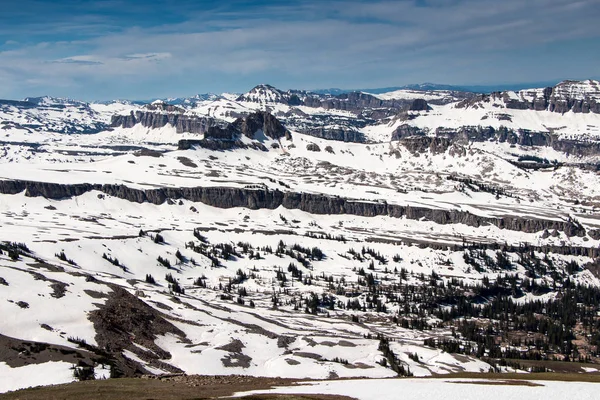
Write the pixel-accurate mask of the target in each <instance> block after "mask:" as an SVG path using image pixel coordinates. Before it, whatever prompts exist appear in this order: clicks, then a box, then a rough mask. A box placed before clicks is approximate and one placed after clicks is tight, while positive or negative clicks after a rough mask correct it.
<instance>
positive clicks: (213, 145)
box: [178, 111, 291, 151]
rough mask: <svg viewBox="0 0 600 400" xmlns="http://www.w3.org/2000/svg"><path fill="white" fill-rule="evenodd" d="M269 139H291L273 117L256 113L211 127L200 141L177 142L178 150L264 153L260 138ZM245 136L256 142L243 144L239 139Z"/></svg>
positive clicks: (287, 132) (264, 149)
mask: <svg viewBox="0 0 600 400" xmlns="http://www.w3.org/2000/svg"><path fill="white" fill-rule="evenodd" d="M261 134H262V135H264V136H266V137H267V138H270V139H280V138H282V137H291V136H290V135H291V134H290V132H289V131H288V130H287V129H286V128H285V126H283V124H282V123H281V122H279V120H278V119H277V118H275V117H274V116H273V115H271V114H269V113H267V112H263V111H257V112H255V113H252V114H249V115H247V116H246V117H243V118H242V117H240V118H238V119H237V120H235V121H234V122H232V123H231V124H227V125H226V126H224V127H220V126H211V127H209V128H208V129H207V130H206V132H205V133H204V139H202V140H189V139H184V140H180V141H179V146H178V147H179V150H187V149H190V148H192V146H200V147H204V148H206V149H210V150H230V149H233V148H253V149H257V150H263V151H266V150H267V148H266V147H265V146H264V145H263V144H262V143H261V142H262V140H263V139H264V138H263V137H262V136H261ZM242 135H243V136H245V137H247V138H249V139H254V140H257V141H256V142H254V143H251V144H244V143H243V142H242V141H241V140H240V138H241V136H242Z"/></svg>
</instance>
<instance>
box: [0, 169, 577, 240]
mask: <svg viewBox="0 0 600 400" xmlns="http://www.w3.org/2000/svg"><path fill="white" fill-rule="evenodd" d="M92 190H96V191H100V192H103V193H105V194H107V195H110V196H114V197H118V198H120V199H125V200H128V201H131V202H135V203H143V202H149V203H153V204H162V203H164V202H165V201H167V199H185V200H189V201H194V202H201V203H204V204H207V205H210V206H213V207H218V208H232V207H246V208H250V209H253V210H256V209H261V208H266V209H276V208H277V207H279V206H283V207H285V208H288V209H299V210H302V211H305V212H308V213H311V214H334V215H335V214H351V215H358V216H363V217H374V216H380V215H381V216H389V217H394V218H402V217H405V218H407V219H411V220H427V221H433V222H435V223H438V224H465V225H468V226H473V227H480V226H486V225H494V226H497V227H498V228H500V229H508V230H514V231H521V232H541V231H544V230H554V229H556V230H557V231H562V232H564V233H565V234H566V235H568V236H585V235H586V230H585V228H584V227H583V226H581V225H580V224H579V223H577V222H575V221H570V220H569V221H554V220H545V219H535V218H527V217H516V216H506V217H502V218H492V217H482V216H479V215H475V214H472V213H470V212H467V211H459V210H442V209H430V208H426V207H410V206H402V205H393V204H387V203H385V202H383V203H375V202H365V201H360V200H352V199H346V198H342V197H332V196H326V195H322V194H312V193H298V192H282V191H280V190H269V189H262V190H261V189H258V190H256V189H241V188H230V187H184V188H159V189H147V190H141V189H133V188H129V187H127V186H124V185H100V184H87V183H86V184H72V185H63V184H57V183H46V182H33V181H20V180H12V181H0V193H1V194H16V193H20V192H23V191H25V195H26V196H30V197H37V196H42V197H45V198H49V199H63V198H67V197H73V196H80V195H82V194H84V193H86V192H89V191H92Z"/></svg>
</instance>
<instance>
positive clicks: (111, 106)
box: [0, 80, 600, 392]
mask: <svg viewBox="0 0 600 400" xmlns="http://www.w3.org/2000/svg"><path fill="white" fill-rule="evenodd" d="M439 89H440V88H438V87H410V88H401V89H395V90H391V91H388V92H384V93H367V92H364V91H359V92H350V93H317V92H310V91H302V90H279V89H277V88H275V87H273V86H270V85H266V84H263V85H258V86H256V87H255V88H253V89H251V90H250V91H248V92H247V93H244V94H240V95H238V94H235V95H234V94H227V93H224V94H218V95H217V94H210V95H196V96H193V97H190V98H177V99H163V100H155V101H151V102H142V103H140V102H130V101H114V102H105V103H86V102H80V101H75V100H69V99H57V98H52V97H43V98H27V99H25V100H23V101H13V100H0V226H1V227H2V228H1V230H0V314H1V315H2V316H3V318H2V322H0V345H1V346H2V350H0V392H3V391H8V390H13V389H18V388H22V387H27V386H32V385H38V384H52V383H61V382H69V381H72V380H74V379H82V377H90V376H95V377H97V378H99V377H118V376H139V375H142V374H170V373H184V372H185V373H189V374H192V373H195V374H203V375H217V374H223V375H227V374H244V375H255V376H281V377H293V378H305V377H306V378H318V379H325V378H335V377H369V378H385V377H392V376H398V375H403V376H409V375H415V376H428V375H432V374H448V373H453V372H461V371H472V372H487V371H489V370H490V369H491V370H498V371H508V370H511V371H512V370H517V371H520V372H530V371H531V370H532V369H534V366H535V368H542V367H540V366H539V365H540V364H535V365H534V364H532V363H533V361H532V360H535V361H536V362H538V361H539V362H541V361H548V360H553V361H557V362H558V361H565V360H573V359H575V360H580V361H581V364H576V365H577V367H576V368H580V369H581V372H587V373H594V371H595V372H598V369H600V368H596V367H597V364H598V363H600V357H599V350H598V346H599V345H600V319H599V318H598V315H599V314H598V312H599V311H600V305H599V304H598V300H599V299H600V262H599V257H600V211H599V208H598V207H600V202H599V199H600V177H599V175H598V173H599V172H598V171H600V82H598V81H595V80H586V81H564V82H561V83H559V84H557V85H556V86H553V87H548V88H533V89H524V90H519V91H504V92H493V93H488V94H485V93H480V94H478V93H472V92H467V91H461V90H455V89H454V88H443V90H439ZM557 321H559V322H557ZM552 365H554V364H552ZM543 368H546V366H543ZM553 368H556V367H555V366H554V367H553Z"/></svg>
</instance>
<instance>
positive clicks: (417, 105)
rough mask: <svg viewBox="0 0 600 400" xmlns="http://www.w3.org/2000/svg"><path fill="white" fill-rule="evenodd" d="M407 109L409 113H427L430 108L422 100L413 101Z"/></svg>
mask: <svg viewBox="0 0 600 400" xmlns="http://www.w3.org/2000/svg"><path fill="white" fill-rule="evenodd" d="M408 109H409V110H410V111H429V110H431V107H429V104H427V101H425V100H424V99H414V100H413V102H412V104H411V105H410V107H409V108H408Z"/></svg>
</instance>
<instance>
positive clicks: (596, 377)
mask: <svg viewBox="0 0 600 400" xmlns="http://www.w3.org/2000/svg"><path fill="white" fill-rule="evenodd" d="M449 378H452V379H486V380H490V381H492V382H490V383H491V384H497V385H527V386H531V384H530V382H529V381H563V382H594V383H600V374H598V373H556V372H548V373H533V374H517V373H502V374H490V373H486V374H481V373H456V374H448V375H437V376H433V377H427V378H417V379H449ZM400 379H402V378H400ZM294 382H296V380H290V379H278V378H253V377H233V378H232V377H201V376H190V377H183V378H181V379H175V380H160V379H135V378H123V379H107V380H97V381H87V382H74V383H70V384H64V385H55V386H45V387H37V388H32V389H23V390H19V391H16V392H11V393H6V394H0V400H200V399H214V398H226V397H228V396H231V395H233V394H234V393H236V392H241V391H249V390H264V389H269V388H271V387H274V386H285V385H292V384H293V383H294ZM458 383H468V382H458ZM242 399H245V400H275V399H276V400H350V398H348V397H344V396H329V395H273V394H269V395H262V394H261V395H253V396H247V397H243V398H242Z"/></svg>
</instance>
